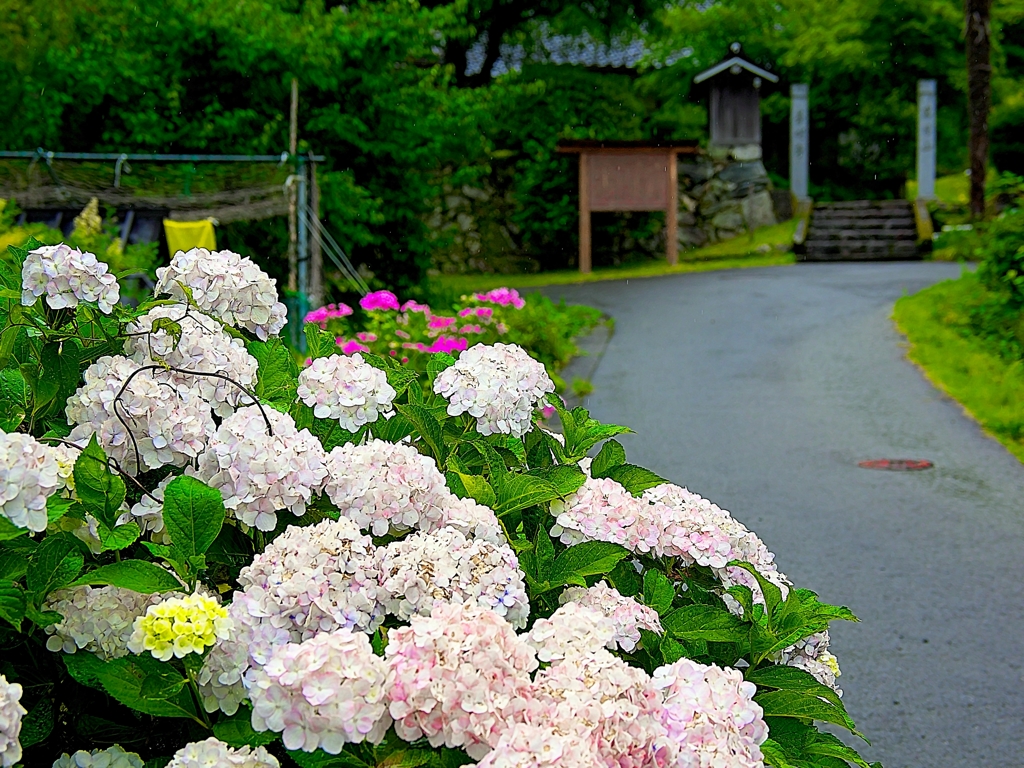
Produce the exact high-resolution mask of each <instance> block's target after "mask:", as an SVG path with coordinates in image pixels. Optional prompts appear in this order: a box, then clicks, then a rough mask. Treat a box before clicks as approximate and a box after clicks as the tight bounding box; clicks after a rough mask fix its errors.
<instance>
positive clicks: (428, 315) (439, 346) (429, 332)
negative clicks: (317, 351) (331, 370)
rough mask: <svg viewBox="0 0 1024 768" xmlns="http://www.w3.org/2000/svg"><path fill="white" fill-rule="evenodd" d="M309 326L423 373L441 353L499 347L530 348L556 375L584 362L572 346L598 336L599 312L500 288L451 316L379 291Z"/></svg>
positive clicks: (347, 347) (462, 301) (321, 313)
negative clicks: (577, 358) (595, 329)
mask: <svg viewBox="0 0 1024 768" xmlns="http://www.w3.org/2000/svg"><path fill="white" fill-rule="evenodd" d="M305 319H306V322H307V323H310V324H313V325H316V326H318V327H319V328H320V330H321V331H327V332H329V333H330V334H333V336H334V337H335V341H336V343H337V345H338V347H339V348H340V350H341V351H342V352H343V353H344V354H346V355H351V354H354V353H356V352H373V353H374V354H377V355H382V356H387V357H391V358H393V359H395V360H398V361H400V362H401V363H402V364H403V365H409V366H411V367H413V368H415V369H417V370H420V371H424V370H426V365H427V362H428V361H429V360H430V357H431V355H433V354H435V353H437V352H445V353H452V352H458V351H462V350H465V349H467V348H468V347H469V346H472V345H475V344H494V343H495V342H497V341H498V340H499V339H500V340H501V341H503V342H506V343H510V344H516V345H518V346H521V347H525V348H526V349H528V350H529V351H530V353H531V354H532V355H533V356H534V357H536V358H537V359H538V360H540V361H541V362H542V363H544V364H545V365H546V366H547V367H548V369H549V371H550V372H552V373H554V372H555V371H557V370H558V369H560V368H562V367H563V366H565V365H566V364H567V363H568V362H569V361H570V360H571V359H572V358H573V357H574V356H576V355H577V354H579V349H578V347H577V346H576V343H575V341H574V338H575V337H576V336H579V335H581V334H583V333H586V332H587V331H589V330H590V329H591V328H593V327H594V326H595V325H596V324H597V323H598V322H599V321H600V319H601V312H600V311H599V310H597V309H594V308H592V307H583V306H568V305H566V303H565V302H564V301H562V302H560V303H558V304H555V303H554V302H553V301H551V299H549V298H547V297H546V296H544V295H542V294H530V295H528V296H526V297H522V296H520V295H519V293H518V291H516V290H515V289H514V288H495V289H493V290H490V291H487V292H486V293H475V294H471V295H467V296H462V297H461V298H459V299H458V300H457V301H456V302H455V303H454V305H453V306H452V307H451V308H450V309H448V310H436V309H432V308H431V307H430V306H429V305H428V304H420V303H419V302H416V301H412V300H410V301H405V302H401V301H399V299H398V297H397V296H395V294H393V293H391V292H390V291H376V292H374V293H371V294H369V295H368V296H366V297H364V298H363V299H361V300H360V302H359V308H358V309H357V310H354V309H353V308H352V307H349V306H348V305H347V304H330V305H328V306H325V307H321V308H319V309H315V310H313V311H312V312H310V313H309V314H307V315H306V318H305ZM307 333H316V331H315V329H311V330H310V331H308V332H307Z"/></svg>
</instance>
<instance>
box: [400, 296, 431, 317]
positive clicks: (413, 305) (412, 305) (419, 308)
mask: <svg viewBox="0 0 1024 768" xmlns="http://www.w3.org/2000/svg"><path fill="white" fill-rule="evenodd" d="M402 311H403V312H423V313H425V314H427V313H429V312H430V307H429V306H427V305H426V304H419V303H417V302H415V301H413V300H412V299H409V300H408V301H407V302H405V304H403V305H402Z"/></svg>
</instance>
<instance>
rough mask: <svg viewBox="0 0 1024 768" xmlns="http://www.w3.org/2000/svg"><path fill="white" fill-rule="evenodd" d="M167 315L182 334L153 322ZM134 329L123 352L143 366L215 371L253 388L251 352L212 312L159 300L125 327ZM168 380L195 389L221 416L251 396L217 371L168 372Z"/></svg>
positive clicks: (254, 378)
mask: <svg viewBox="0 0 1024 768" xmlns="http://www.w3.org/2000/svg"><path fill="white" fill-rule="evenodd" d="M163 319H166V320H170V321H172V322H176V323H178V324H179V326H180V327H181V337H180V338H179V339H178V341H177V343H175V340H174V337H173V336H172V335H171V334H170V333H168V332H167V331H166V330H164V329H162V328H160V326H159V325H158V326H157V330H156V331H154V330H153V324H154V322H156V321H158V320H163ZM128 332H129V333H130V334H133V335H131V336H129V337H128V339H127V341H126V342H125V354H126V355H128V356H129V357H131V358H132V359H133V360H134V361H135V362H137V363H138V364H139V365H140V366H141V365H151V364H152V363H153V362H154V361H157V362H161V363H166V364H167V365H169V366H172V367H174V368H181V369H183V370H186V371H196V372H199V373H216V374H220V375H221V376H226V377H227V378H228V379H231V380H232V381H235V382H237V383H238V384H241V385H242V386H243V387H245V388H246V389H249V390H251V389H252V388H253V386H254V385H255V383H256V371H257V369H258V368H259V364H258V363H257V362H256V358H254V357H253V356H252V355H250V354H249V352H248V351H247V350H246V348H245V344H244V343H243V342H242V340H241V339H236V338H233V337H232V336H229V335H228V334H227V332H226V331H225V330H224V328H223V327H222V326H221V325H220V323H218V322H217V321H216V320H214V319H213V318H212V317H209V316H207V315H204V314H203V313H201V312H198V311H197V310H195V309H192V308H190V307H187V306H186V305H184V304H161V305H159V306H156V307H153V308H152V309H151V310H149V312H147V313H146V314H144V315H142V316H141V317H139V318H136V320H135V322H133V323H131V324H130V325H129V326H128ZM169 376H170V380H171V381H172V382H175V384H176V385H177V386H178V387H179V388H183V389H185V390H194V391H195V392H197V393H198V394H199V396H200V397H202V398H203V399H204V400H206V401H207V402H208V403H210V404H211V405H212V406H213V409H214V412H215V413H216V414H217V415H218V416H221V417H226V416H230V415H231V414H232V413H233V412H234V410H235V408H236V407H237V406H238V405H239V404H240V403H241V404H243V405H244V404H249V403H252V400H251V399H250V398H249V396H248V395H246V394H245V393H244V392H243V391H242V390H241V389H239V388H238V387H237V386H236V385H235V384H233V383H231V381H227V380H225V379H222V378H218V377H216V376H199V375H192V376H190V375H188V374H182V373H177V372H174V371H171V372H170V373H169Z"/></svg>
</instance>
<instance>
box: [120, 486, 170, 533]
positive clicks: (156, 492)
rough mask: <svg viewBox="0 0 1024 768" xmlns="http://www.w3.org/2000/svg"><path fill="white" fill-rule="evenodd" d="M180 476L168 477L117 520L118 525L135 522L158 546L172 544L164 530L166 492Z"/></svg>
mask: <svg viewBox="0 0 1024 768" xmlns="http://www.w3.org/2000/svg"><path fill="white" fill-rule="evenodd" d="M176 477H178V475H168V476H167V477H165V478H164V479H163V480H161V481H160V483H159V484H158V485H157V487H156V488H154V489H153V490H152V491H150V492H149V495H143V497H142V498H141V499H139V501H138V502H136V503H135V504H133V505H132V508H131V509H130V510H129V511H128V512H125V513H123V514H122V515H121V516H120V517H118V518H117V524H118V525H124V524H125V523H128V522H131V521H134V522H135V523H137V524H138V526H139V528H140V529H141V530H142V533H143V534H146V533H147V532H148V533H149V540H150V541H152V542H155V543H157V544H170V543H171V537H170V535H169V534H168V533H167V530H166V529H165V528H164V491H166V490H167V486H168V485H170V483H171V481H172V480H174V479H175V478H176Z"/></svg>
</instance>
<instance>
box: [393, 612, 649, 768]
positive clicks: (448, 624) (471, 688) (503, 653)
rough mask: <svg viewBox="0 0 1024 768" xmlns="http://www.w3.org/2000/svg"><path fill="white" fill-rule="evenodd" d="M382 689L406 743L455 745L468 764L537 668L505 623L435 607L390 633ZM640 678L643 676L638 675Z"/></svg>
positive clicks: (495, 735)
mask: <svg viewBox="0 0 1024 768" xmlns="http://www.w3.org/2000/svg"><path fill="white" fill-rule="evenodd" d="M384 655H385V658H386V659H387V662H388V678H387V684H386V690H387V691H388V695H389V697H390V699H391V701H390V705H389V709H390V712H391V716H392V717H393V718H394V719H395V731H396V732H397V733H398V735H399V737H401V738H402V739H405V740H406V741H415V740H416V739H419V738H422V737H426V738H427V740H428V741H429V742H430V744H431V746H434V747H439V746H441V745H442V744H444V745H445V746H449V747H459V748H461V749H464V750H465V751H466V753H467V754H468V755H469V756H470V757H472V758H473V759H475V760H479V759H480V758H482V757H484V755H486V754H487V753H488V752H490V751H491V749H492V748H493V747H494V746H496V745H497V743H498V740H499V738H500V737H501V735H502V733H503V732H504V731H505V730H506V729H507V728H508V725H509V724H510V723H511V722H512V720H513V715H514V714H515V712H516V711H517V710H518V709H519V708H521V706H522V702H523V699H524V697H526V696H527V695H528V691H529V690H530V688H531V685H532V684H531V681H530V674H531V673H532V672H533V671H534V670H535V669H537V658H536V656H535V655H534V653H533V650H532V649H531V648H530V646H529V645H527V644H526V643H525V642H524V641H523V640H522V639H521V638H519V637H517V636H516V633H515V632H514V631H513V629H512V625H511V624H509V623H508V622H507V621H505V620H504V619H503V618H501V617H500V616H498V615H497V614H496V613H494V612H493V611H490V610H488V609H486V608H480V607H479V606H475V605H471V604H462V605H447V604H439V605H437V606H435V607H434V610H433V611H432V612H431V614H430V616H413V617H412V618H411V619H410V622H409V626H407V627H399V628H397V629H393V630H391V631H390V632H389V637H388V645H387V648H386V649H385V651H384ZM641 674H642V673H641Z"/></svg>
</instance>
